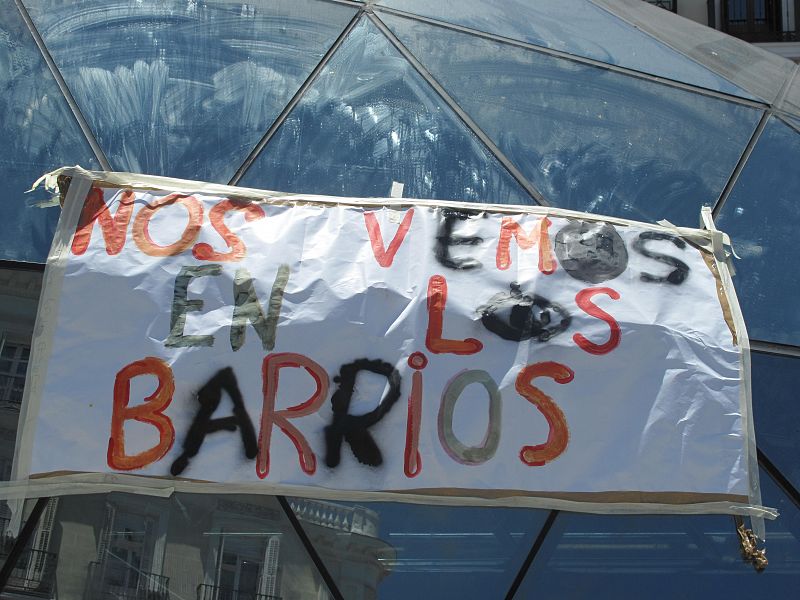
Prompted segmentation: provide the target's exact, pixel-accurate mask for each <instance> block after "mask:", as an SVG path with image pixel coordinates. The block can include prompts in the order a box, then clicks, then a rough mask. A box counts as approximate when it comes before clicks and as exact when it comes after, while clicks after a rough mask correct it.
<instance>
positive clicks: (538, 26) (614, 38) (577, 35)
mask: <svg viewBox="0 0 800 600" xmlns="http://www.w3.org/2000/svg"><path fill="white" fill-rule="evenodd" d="M379 3H380V4H382V5H385V6H387V7H390V8H395V9H399V10H403V11H406V12H409V13H413V14H416V15H420V16H423V17H428V18H432V19H436V20H439V21H444V22H446V23H452V24H455V25H460V26H463V27H468V28H470V29H475V30H478V31H481V32H484V33H490V34H494V35H499V36H502V37H506V38H511V39H513V40H518V41H521V42H526V43H529V44H533V45H536V46H543V47H545V48H552V49H553V50H560V51H562V52H568V53H570V54H575V55H577V56H581V57H584V58H591V59H594V60H599V61H601V62H605V63H609V64H612V65H617V66H620V67H625V68H628V69H633V70H635V71H642V72H644V73H650V74H651V75H656V76H658V77H665V78H667V79H673V80H675V81H680V82H684V83H688V84H691V85H696V86H699V87H702V88H707V89H710V90H715V91H718V92H722V93H725V94H731V95H734V96H740V97H742V98H748V99H753V96H752V95H750V94H749V93H747V92H746V91H745V90H743V89H742V88H741V87H739V86H737V85H734V84H732V83H731V82H730V81H728V80H727V79H725V78H724V77H721V76H720V75H717V74H716V73H714V72H713V71H711V70H709V69H707V68H706V67H704V66H702V65H699V64H698V63H697V62H695V61H694V60H692V59H691V58H688V57H686V56H684V55H682V54H680V53H678V52H676V51H675V50H673V49H672V48H669V47H668V46H665V45H664V44H662V43H661V42H659V41H658V40H656V39H654V38H652V37H651V36H649V35H647V34H645V33H642V32H641V31H639V30H638V29H636V28H635V27H631V26H630V25H629V24H627V23H625V22H624V21H622V20H621V19H618V18H617V17H615V16H614V15H612V14H610V13H609V12H607V11H605V10H603V9H601V8H599V7H597V6H595V5H594V4H592V3H591V2H589V0H537V1H536V2H527V1H524V0H508V1H506V2H486V1H485V0H438V1H437V2H430V0H380V2H379Z"/></svg>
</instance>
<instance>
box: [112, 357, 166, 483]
mask: <svg viewBox="0 0 800 600" xmlns="http://www.w3.org/2000/svg"><path fill="white" fill-rule="evenodd" d="M141 375H152V376H154V377H156V378H157V379H158V387H157V388H156V391H155V392H153V393H152V394H151V395H150V396H148V397H147V398H145V399H144V403H142V404H139V405H137V406H128V402H130V395H131V379H133V378H134V377H139V376H141ZM174 391H175V380H174V379H173V376H172V369H170V368H169V365H167V363H165V362H164V361H163V360H161V359H159V358H155V357H153V356H149V357H147V358H145V359H143V360H137V361H136V362H132V363H131V364H129V365H127V366H125V367H123V368H122V370H121V371H120V372H119V373H117V377H116V379H115V380H114V404H113V409H112V412H111V437H110V438H109V440H108V457H107V461H108V466H109V467H111V468H112V469H116V470H118V471H132V470H134V469H142V468H144V467H146V466H147V465H149V464H152V463H154V462H156V461H157V460H160V459H162V458H163V457H164V455H165V454H166V453H167V452H169V450H170V448H172V444H173V442H174V441H175V428H174V427H173V426H172V421H171V420H170V418H169V417H167V416H166V415H165V414H163V413H164V411H165V410H166V408H167V407H168V406H169V404H170V402H172V395H173V393H174ZM131 419H133V420H135V421H139V422H141V423H147V424H149V425H153V426H154V427H155V428H156V429H158V444H156V445H155V446H153V447H152V448H149V449H148V450H144V451H142V452H139V453H138V454H133V455H129V454H127V453H126V452H125V431H124V426H125V421H129V420H131Z"/></svg>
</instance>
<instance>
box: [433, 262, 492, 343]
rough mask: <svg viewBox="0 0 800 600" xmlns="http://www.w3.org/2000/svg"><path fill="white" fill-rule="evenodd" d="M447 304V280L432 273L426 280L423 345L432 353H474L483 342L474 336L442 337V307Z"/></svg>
mask: <svg viewBox="0 0 800 600" xmlns="http://www.w3.org/2000/svg"><path fill="white" fill-rule="evenodd" d="M446 306H447V280H446V279H445V278H444V277H442V276H441V275H434V276H433V277H431V278H430V280H429V281H428V331H427V333H426V335H425V346H426V347H427V348H428V350H430V351H431V352H433V353H434V354H445V353H447V354H475V353H476V352H480V351H481V350H482V349H483V344H482V343H481V342H480V341H479V340H476V339H475V338H467V339H464V340H448V339H444V338H442V329H443V327H444V309H445V307H446Z"/></svg>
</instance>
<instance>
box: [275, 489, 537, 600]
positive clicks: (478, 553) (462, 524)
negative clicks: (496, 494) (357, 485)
mask: <svg viewBox="0 0 800 600" xmlns="http://www.w3.org/2000/svg"><path fill="white" fill-rule="evenodd" d="M290 503H291V505H292V508H293V509H294V511H295V514H296V515H297V517H298V519H299V520H300V522H301V524H302V525H303V528H304V529H305V531H306V533H307V534H308V535H309V537H310V538H311V539H312V541H314V540H315V536H316V535H317V532H319V531H321V530H320V528H321V527H322V528H325V527H338V528H341V529H342V530H343V531H345V532H351V534H350V535H348V534H347V533H345V534H343V535H345V536H347V537H342V538H341V539H342V540H343V542H342V543H341V544H340V545H339V546H337V547H333V548H329V547H326V546H325V545H323V544H321V543H318V542H315V547H316V548H317V549H318V551H319V552H320V554H321V557H322V560H323V562H324V563H325V566H326V567H327V568H328V570H329V571H330V573H331V576H332V577H333V578H334V580H335V581H336V583H337V585H338V586H339V590H340V591H341V592H342V594H343V595H344V597H345V598H347V599H348V600H349V599H350V598H360V596H358V595H356V594H355V592H356V589H357V587H358V586H359V585H363V582H360V581H361V579H363V578H364V577H366V576H368V575H369V576H370V578H371V579H372V576H371V571H370V568H369V564H367V565H365V564H357V563H353V562H351V559H349V558H348V555H347V552H345V550H346V548H347V547H348V546H345V545H343V544H344V541H347V543H348V544H351V545H352V544H354V541H356V540H360V543H362V544H363V543H364V541H365V540H367V539H370V540H374V541H373V542H371V543H373V544H375V545H376V548H379V549H380V553H379V554H377V556H378V560H379V563H380V565H381V566H382V571H381V572H380V573H379V576H378V578H377V580H375V579H372V580H373V581H377V583H378V585H377V587H376V594H377V595H376V596H371V597H376V598H381V600H406V599H407V598H412V597H414V596H415V595H419V594H422V597H424V598H462V599H464V600H468V599H473V598H474V599H475V600H486V599H489V598H503V597H505V594H506V592H507V591H508V589H509V587H510V586H511V582H512V581H513V580H514V577H516V575H517V572H518V570H519V568H520V566H521V565H522V562H523V561H524V560H525V557H526V556H527V554H528V551H529V550H530V548H531V545H532V544H533V541H534V540H535V539H536V536H537V535H538V534H539V530H540V529H541V527H542V525H543V524H544V521H545V519H546V518H547V514H548V511H541V510H533V509H522V508H487V507H480V508H478V507H455V506H427V505H418V504H400V503H395V502H370V503H364V504H354V503H341V502H339V503H320V502H318V501H314V500H306V499H303V498H291V499H290ZM321 504H322V505H324V508H323V509H322V510H320V505H321ZM353 534H359V535H353ZM351 538H352V540H353V541H351ZM378 544H380V545H378ZM367 597H370V596H367Z"/></svg>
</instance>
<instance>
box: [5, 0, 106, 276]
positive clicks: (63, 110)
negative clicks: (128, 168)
mask: <svg viewBox="0 0 800 600" xmlns="http://www.w3.org/2000/svg"><path fill="white" fill-rule="evenodd" d="M0 139H2V140H4V144H5V148H4V150H3V152H0V178H2V181H3V189H4V193H3V199H2V200H3V201H2V202H0V259H2V260H16V261H29V262H44V261H45V260H46V259H47V253H48V251H49V250H50V243H51V242H52V240H53V232H54V231H55V227H56V223H58V216H59V214H60V210H59V209H58V207H57V206H56V207H51V208H46V209H45V208H39V207H36V206H33V205H34V203H35V202H36V201H37V200H38V201H42V200H44V199H45V198H44V197H43V196H41V195H39V196H31V195H26V194H25V191H26V190H27V189H28V188H30V187H31V184H32V183H33V182H34V181H35V180H36V179H38V178H39V176H40V175H42V173H46V172H47V171H52V170H53V169H55V168H58V167H61V166H64V165H67V164H70V165H74V164H76V163H80V164H81V165H82V166H83V167H86V168H97V166H98V165H97V162H96V161H95V158H94V156H93V154H92V150H91V148H90V147H89V144H88V143H87V142H86V138H84V137H83V134H82V133H81V130H80V128H79V127H78V124H77V122H76V121H75V117H74V116H73V114H72V112H71V111H70V109H69V106H68V105H67V102H66V100H65V99H64V97H63V96H62V95H61V91H60V90H59V88H58V85H57V84H56V81H55V79H53V76H52V74H51V73H50V71H49V69H48V68H47V65H46V64H45V62H44V59H43V58H42V55H41V53H40V52H39V49H38V48H37V47H36V44H35V42H34V40H33V37H32V36H31V33H30V31H28V28H27V27H26V25H25V22H24V21H23V20H22V17H21V16H20V14H19V11H18V10H17V7H16V6H15V5H14V3H13V2H2V3H0Z"/></svg>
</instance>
